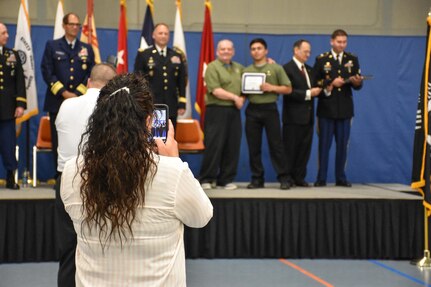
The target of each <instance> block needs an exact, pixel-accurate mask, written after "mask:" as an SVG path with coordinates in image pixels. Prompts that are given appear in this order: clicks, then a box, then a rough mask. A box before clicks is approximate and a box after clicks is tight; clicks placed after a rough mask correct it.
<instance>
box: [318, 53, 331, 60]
mask: <svg viewBox="0 0 431 287" xmlns="http://www.w3.org/2000/svg"><path fill="white" fill-rule="evenodd" d="M328 54H329V52H325V53H322V54H320V55H319V56H318V57H317V59H321V58H323V57H326V56H328Z"/></svg>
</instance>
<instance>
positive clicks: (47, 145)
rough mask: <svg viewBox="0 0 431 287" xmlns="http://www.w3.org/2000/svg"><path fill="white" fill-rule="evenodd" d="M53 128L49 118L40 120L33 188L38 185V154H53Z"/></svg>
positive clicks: (35, 151) (34, 160) (35, 150)
mask: <svg viewBox="0 0 431 287" xmlns="http://www.w3.org/2000/svg"><path fill="white" fill-rule="evenodd" d="M51 151H52V141H51V126H50V124H49V117H48V116H43V117H41V118H40V122H39V129H38V131H37V140H36V145H34V146H33V187H36V184H37V153H38V152H51Z"/></svg>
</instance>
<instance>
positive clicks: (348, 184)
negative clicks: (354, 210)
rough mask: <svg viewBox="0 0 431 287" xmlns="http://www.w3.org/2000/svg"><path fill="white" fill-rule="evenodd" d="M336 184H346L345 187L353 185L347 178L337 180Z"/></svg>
mask: <svg viewBox="0 0 431 287" xmlns="http://www.w3.org/2000/svg"><path fill="white" fill-rule="evenodd" d="M335 185H336V186H344V187H352V184H351V183H350V182H348V181H347V180H337V182H336V183H335Z"/></svg>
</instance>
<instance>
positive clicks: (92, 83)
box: [88, 63, 117, 89]
mask: <svg viewBox="0 0 431 287" xmlns="http://www.w3.org/2000/svg"><path fill="white" fill-rule="evenodd" d="M116 75H117V72H116V70H115V68H114V66H112V65H111V64H106V63H101V64H97V65H96V66H94V67H93V69H92V70H91V74H90V79H88V87H89V88H97V89H101V88H103V87H104V86H105V85H106V84H107V83H108V82H109V81H110V80H111V79H112V78H113V77H115V76H116Z"/></svg>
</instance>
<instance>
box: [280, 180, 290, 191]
mask: <svg viewBox="0 0 431 287" xmlns="http://www.w3.org/2000/svg"><path fill="white" fill-rule="evenodd" d="M280 189H283V190H286V189H290V182H288V181H282V182H281V183H280Z"/></svg>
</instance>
